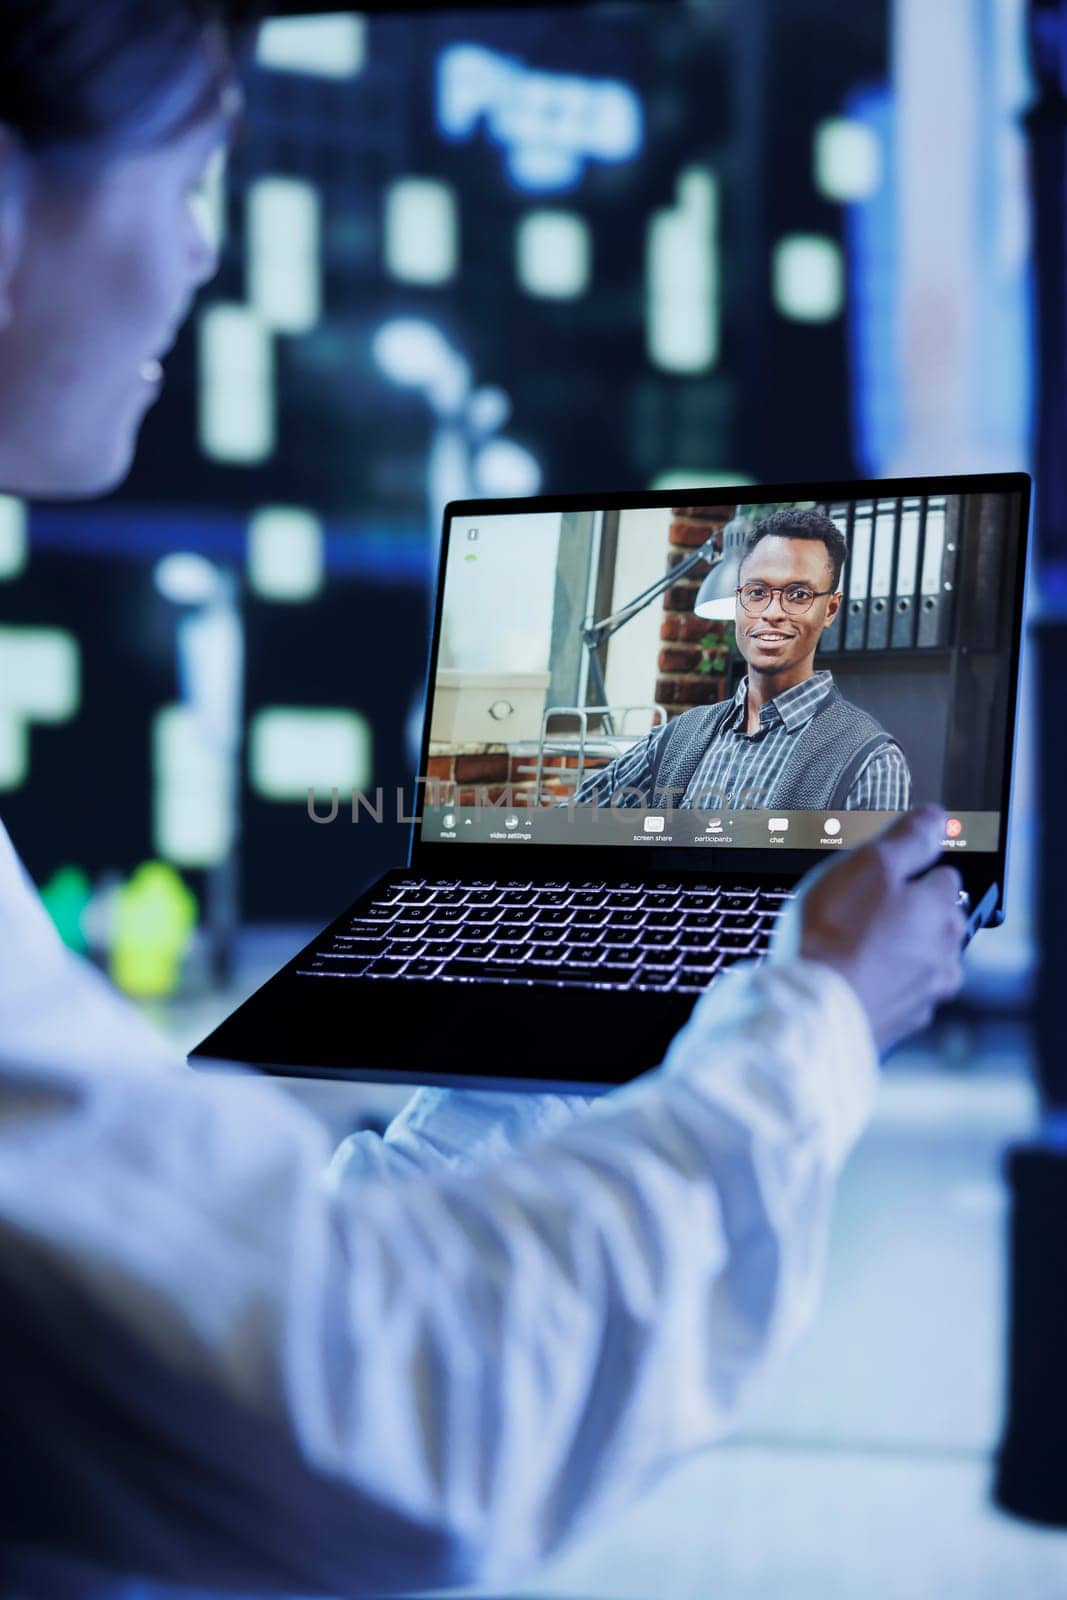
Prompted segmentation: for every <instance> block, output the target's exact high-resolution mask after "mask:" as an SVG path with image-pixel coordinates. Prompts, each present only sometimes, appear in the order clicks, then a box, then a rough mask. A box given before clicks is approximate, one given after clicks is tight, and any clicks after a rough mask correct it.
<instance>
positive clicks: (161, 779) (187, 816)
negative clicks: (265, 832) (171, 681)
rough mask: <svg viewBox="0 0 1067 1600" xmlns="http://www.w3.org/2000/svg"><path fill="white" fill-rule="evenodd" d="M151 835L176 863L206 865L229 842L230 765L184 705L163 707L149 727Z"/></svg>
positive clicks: (219, 857) (225, 851) (231, 819)
mask: <svg viewBox="0 0 1067 1600" xmlns="http://www.w3.org/2000/svg"><path fill="white" fill-rule="evenodd" d="M152 756H153V772H154V788H153V812H152V836H153V840H154V847H155V849H156V851H157V852H158V853H159V855H161V856H163V857H165V859H166V860H168V861H173V862H174V863H175V864H176V865H178V866H181V867H210V866H214V865H215V864H216V863H217V862H219V861H223V860H225V858H226V856H227V855H228V854H229V851H230V848H231V846H232V844H233V823H234V795H233V792H232V791H233V779H232V767H231V763H230V759H229V756H228V753H227V752H226V750H225V749H224V748H223V747H221V746H220V745H219V744H218V743H213V742H212V741H211V740H209V739H208V738H207V737H206V736H205V731H204V726H203V721H202V719H201V718H200V717H198V716H197V715H196V713H195V712H194V711H192V710H190V708H189V707H188V706H184V705H173V706H164V707H163V709H162V710H161V711H159V712H157V714H156V717H155V719H154V722H153V726H152Z"/></svg>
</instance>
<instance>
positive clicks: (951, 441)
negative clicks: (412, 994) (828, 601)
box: [0, 0, 1067, 1600]
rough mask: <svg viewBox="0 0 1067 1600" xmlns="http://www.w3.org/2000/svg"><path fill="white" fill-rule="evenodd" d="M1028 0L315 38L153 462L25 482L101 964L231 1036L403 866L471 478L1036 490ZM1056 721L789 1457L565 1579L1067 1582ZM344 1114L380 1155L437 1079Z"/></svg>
mask: <svg viewBox="0 0 1067 1600" xmlns="http://www.w3.org/2000/svg"><path fill="white" fill-rule="evenodd" d="M1026 12H1027V7H1026V0H935V3H931V0H862V3H860V4H856V5H852V6H843V5H841V4H840V0H688V3H681V0H679V3H677V4H675V3H668V0H632V3H620V4H601V5H596V4H591V5H588V6H584V7H582V6H568V7H557V8H553V7H550V6H545V7H544V8H543V9H539V8H537V7H536V6H532V7H523V8H512V9H509V8H507V7H504V6H502V7H500V8H499V9H492V8H484V9H483V8H479V9H472V10H466V11H465V10H462V9H460V8H456V9H455V10H447V9H437V10H434V11H432V12H417V11H411V12H406V11H405V10H404V9H403V7H402V6H397V7H390V8H387V9H386V11H385V12H383V11H381V10H376V11H375V12H374V13H373V14H364V13H361V14H354V13H349V12H343V11H338V12H331V13H330V14H328V15H327V14H322V15H309V16H301V17H290V18H285V19H278V20H274V21H272V22H270V23H269V24H268V25H267V26H266V28H265V29H264V30H263V32H262V34H261V36H260V39H259V43H258V45H257V47H256V50H255V54H254V58H253V59H252V60H250V62H249V69H248V73H247V84H248V109H247V117H246V120H245V124H244V127H243V131H242V133H241V137H240V141H239V143H238V145H237V147H236V148H235V150H234V151H233V152H232V154H231V156H230V158H229V160H228V161H226V162H225V163H220V164H218V166H217V167H216V169H215V170H214V172H213V174H212V176H211V180H210V182H209V183H208V185H207V187H206V188H205V191H204V193H203V194H202V195H201V196H200V197H199V201H198V203H199V204H200V205H201V206H202V207H203V210H204V214H205V217H206V218H207V219H208V224H209V226H210V227H211V228H212V229H213V230H215V232H216V233H217V236H218V239H219V241H220V248H221V252H222V258H221V259H222V266H221V271H220V273H219V276H218V278H217V279H216V280H215V282H214V283H213V284H211V285H210V286H209V288H208V289H207V291H206V292H205V293H204V295H203V297H202V299H201V301H200V304H199V308H198V310H197V313H196V315H195V316H194V318H193V319H192V321H191V322H190V324H189V326H188V327H187V328H186V330H185V332H184V333H183V335H182V338H181V340H180V342H179V344H178V345H177V347H176V349H175V351H174V353H173V355H172V356H171V357H170V358H169V359H168V362H167V385H166V389H165V391H164V393H163V395H162V398H161V399H160V401H159V403H158V404H157V406H156V407H155V409H154V411H153V413H152V414H151V416H150V418H149V420H148V422H147V424H146V427H145V430H144V434H143V442H142V448H141V452H140V456H139V460H138V463H137V467H136V469H135V471H134V473H133V475H132V476H131V478H130V479H129V481H128V483H127V484H126V485H125V486H124V487H123V489H122V490H121V491H120V492H119V493H117V494H115V495H113V496H112V497H111V498H109V499H108V500H107V501H105V502H102V503H100V504H97V505H94V506H91V507H71V506H61V505H34V506H32V507H27V506H25V505H23V504H21V503H19V502H16V501H13V500H10V499H8V500H2V501H0V814H2V815H3V818H4V821H5V823H6V825H7V827H8V828H9V830H10V832H11V835H12V837H13V839H14V840H15V843H16V845H17V847H18V848H19V850H20V852H21V853H22V855H23V858H24V860H25V861H26V864H27V866H28V868H29V870H30V872H31V874H32V875H33V877H34V879H35V881H36V882H37V883H38V885H39V886H40V888H41V890H42V892H43V894H44V896H45V898H46V901H47V903H48V905H49V908H50V910H51V912H52V915H53V916H54V918H55V920H56V922H57V924H58V925H59V927H60V928H61V930H62V932H63V935H64V937H65V938H66V939H67V940H68V942H69V943H71V944H72V945H73V946H74V947H75V948H78V949H80V950H82V951H84V952H85V953H86V954H87V955H88V957H89V958H90V959H92V960H94V961H96V962H98V963H99V964H100V965H101V966H103V967H104V968H105V969H106V970H108V971H109V972H110V973H111V975H112V977H113V978H114V979H115V981H116V982H117V983H118V984H119V985H120V986H121V987H122V988H124V989H125V990H126V991H127V992H128V993H129V994H130V996H131V997H132V998H133V999H134V1000H135V1001H136V1003H138V1004H141V1005H143V1006H145V1008H146V1009H147V1010H148V1011H149V1013H150V1014H151V1015H152V1016H153V1017H155V1018H156V1020H157V1021H158V1022H159V1023H160V1025H161V1026H163V1027H165V1028H167V1029H168V1030H170V1031H171V1032H172V1033H173V1035H174V1037H175V1039H176V1040H177V1041H178V1042H179V1043H180V1044H181V1045H182V1046H183V1047H189V1046H191V1045H192V1044H193V1043H195V1042H196V1041H197V1039H198V1038H200V1037H202V1036H203V1034H204V1033H206V1032H207V1031H208V1030H209V1029H210V1027H212V1026H213V1025H214V1024H215V1023H216V1022H217V1021H219V1020H220V1019H221V1017H222V1016H223V1015H224V1014H225V1013H226V1012H227V1011H228V1010H230V1009H232V1007H233V1005H234V1004H235V1003H236V1002H237V1001H238V1000H239V999H241V998H242V997H243V996H244V995H246V994H248V993H249V992H251V990H252V989H254V988H255V987H257V986H258V984H259V983H261V982H262V981H264V980H265V978H266V977H267V976H268V975H269V974H270V973H271V972H272V971H273V970H275V969H276V967H277V966H279V965H280V964H281V963H282V962H283V961H284V960H286V959H287V958H288V957H289V956H290V955H292V954H293V953H294V952H295V951H296V949H297V948H299V946H300V944H302V943H303V942H304V940H305V939H306V938H307V937H310V935H311V934H312V933H313V932H314V931H316V929H317V928H318V927H320V926H321V925H322V924H323V923H325V922H326V921H327V920H328V919H329V918H332V917H333V916H334V915H335V914H336V913H337V912H338V911H340V910H341V909H342V908H343V907H344V905H345V904H346V903H348V902H349V901H350V900H352V899H353V898H354V897H355V895H356V894H357V892H358V891H359V890H360V889H361V888H362V887H363V886H364V885H365V884H366V883H367V882H368V881H369V880H370V879H372V878H373V877H374V876H375V875H376V874H378V873H379V872H380V871H382V870H384V869H386V868H387V867H390V866H393V865H396V864H397V863H399V862H401V861H403V859H404V858H405V855H406V849H407V837H408V830H407V828H406V827H405V826H404V824H403V823H402V822H401V821H399V820H398V816H397V809H396V807H395V806H387V807H386V820H385V821H384V822H383V823H381V824H375V823H373V822H372V821H371V820H370V819H369V818H368V817H367V816H365V815H364V816H363V817H362V818H361V820H360V822H359V823H358V824H353V825H346V826H344V827H341V826H338V827H333V828H329V829H325V828H321V827H316V826H315V825H314V824H313V823H312V822H311V821H310V819H309V815H308V790H309V786H310V787H312V788H313V789H314V791H315V792H316V794H320V795H329V792H330V790H331V789H332V788H338V789H339V790H340V791H341V792H342V793H345V792H347V791H348V790H350V789H352V788H354V787H359V788H365V789H373V788H377V787H381V788H382V789H383V790H384V791H385V793H386V794H387V795H393V794H395V792H396V791H397V790H398V789H399V790H401V791H406V792H407V793H408V794H410V786H411V782H412V778H413V775H414V771H415V767H416V761H417V753H418V741H419V736H420V732H421V729H420V726H419V710H420V706H421V698H422V694H423V689H424V681H425V672H426V666H427V660H426V657H427V649H428V643H429V619H430V602H431V597H432V585H433V581H434V577H435V564H436V556H437V544H438V539H439V534H440V512H441V509H442V507H443V505H444V503H445V502H446V501H447V500H448V499H450V498H455V497H457V496H463V495H470V494H478V495H486V496H489V495H492V496H497V495H500V496H506V495H521V494H527V493H531V492H535V491H538V490H544V491H545V492H552V493H564V492H568V491H576V492H577V491H582V492H597V491H604V490H610V491H618V490H640V489H643V488H651V487H655V488H674V487H679V488H681V487H694V486H709V487H710V486H716V485H741V484H764V483H774V482H776V481H778V482H801V481H805V480H808V479H818V478H837V479H850V478H864V477H870V476H878V475H895V474H910V473H914V474H920V473H924V472H931V473H942V474H943V473H952V472H969V471H982V470H1019V469H1024V470H1025V469H1028V468H1029V467H1030V466H1031V438H1032V432H1033V428H1032V410H1033V389H1034V372H1033V370H1032V367H1033V355H1032V352H1033V348H1034V340H1033V334H1032V326H1031V316H1032V311H1031V301H1032V296H1033V285H1032V260H1031V252H1032V245H1031V240H1032V223H1031V198H1032V197H1031V192H1030V187H1029V184H1028V178H1027V166H1026V139H1025V132H1024V127H1023V115H1024V113H1025V111H1026V109H1027V107H1028V106H1029V105H1030V104H1031V102H1032V99H1033V95H1034V86H1033V83H1032V81H1031V79H1030V76H1029V69H1028V53H1027V32H1026V25H1027V14H1026ZM1031 598H1032V603H1034V604H1036V602H1037V600H1038V599H1039V595H1038V592H1037V585H1036V583H1035V582H1033V581H1032V582H1031ZM1029 674H1030V669H1029V663H1028V656H1027V654H1026V653H1025V652H1024V685H1029V682H1030V676H1029ZM1030 702H1031V693H1030V690H1029V688H1028V687H1024V695H1023V702H1022V708H1021V724H1020V729H1019V737H1018V748H1019V764H1018V778H1017V783H1016V792H1015V806H1014V816H1013V822H1012V855H1011V862H1012V877H1011V880H1010V886H1009V895H1008V919H1007V922H1006V924H1005V926H1004V927H1003V928H1001V929H999V930H997V931H994V932H989V933H986V934H984V935H982V936H981V937H980V938H979V939H978V940H977V942H976V944H975V946H974V948H973V950H972V952H971V954H970V956H969V958H968V959H969V979H968V985H967V989H966V991H965V993H964V995H963V997H962V999H961V1001H960V1002H959V1003H958V1004H957V1005H956V1006H954V1007H953V1008H951V1010H950V1011H949V1012H948V1013H947V1015H946V1016H945V1017H943V1018H942V1020H941V1022H940V1023H939V1024H938V1025H937V1027H936V1028H935V1029H934V1030H933V1031H932V1032H931V1034H930V1035H929V1036H927V1037H926V1038H925V1039H923V1040H920V1041H917V1042H916V1043H913V1044H912V1045H910V1046H909V1047H907V1048H906V1049H903V1050H901V1051H900V1052H898V1053H897V1055H896V1056H895V1057H894V1058H893V1059H892V1060H891V1061H890V1063H889V1064H888V1067H887V1071H886V1081H885V1090H884V1095H883V1100H882V1104H881V1109H880V1111H879V1116H878V1120H877V1122H876V1125H875V1128H874V1130H873V1132H872V1134H871V1135H870V1136H869V1138H868V1139H867V1141H866V1142H865V1144H864V1145H863V1147H862V1148H861V1151H860V1152H859V1154H858V1155H857V1157H856V1158H855V1161H854V1163H853V1165H852V1166H851V1167H850V1169H849V1173H848V1176H847V1179H846V1182H845V1187H844V1193H843V1196H842V1204H841V1207H840V1209H839V1214H838V1219H837V1223H836V1226H835V1236H834V1244H833V1250H832V1255H831V1261H830V1268H829V1273H830V1279H829V1288H828V1299H827V1305H826V1308H825V1312H824V1315H823V1319H822V1321H821V1323H820V1324H819V1325H818V1326H817V1328H816V1330H815V1332H814V1333H813V1334H812V1335H811V1337H810V1339H809V1341H808V1344H807V1346H806V1347H805V1349H804V1350H803V1351H802V1352H801V1353H800V1355H799V1356H798V1357H797V1358H795V1359H794V1360H793V1361H792V1363H791V1364H790V1366H789V1367H788V1368H787V1370H786V1372H785V1374H784V1375H783V1378H782V1380H781V1381H780V1382H779V1383H778V1384H777V1385H776V1387H775V1389H774V1391H773V1392H772V1394H771V1395H770V1396H769V1397H768V1398H767V1401H766V1404H765V1407H764V1409H763V1411H761V1413H760V1414H759V1416H758V1417H757V1419H756V1422H755V1425H754V1426H753V1427H751V1428H750V1429H749V1430H748V1431H747V1432H746V1433H745V1434H744V1435H743V1437H742V1438H741V1439H740V1440H738V1441H737V1442H736V1443H734V1444H731V1445H730V1446H728V1447H727V1448H726V1449H724V1450H723V1451H722V1452H720V1453H718V1454H716V1455H714V1456H712V1457H710V1458H707V1459H705V1460H703V1461H701V1462H700V1463H696V1464H694V1465H692V1466H691V1467H687V1468H684V1469H683V1470H682V1471H681V1472H680V1473H679V1474H677V1475H676V1477H673V1478H672V1479H671V1480H670V1481H669V1482H668V1483H667V1484H665V1485H663V1486H661V1487H660V1489H659V1490H657V1493H656V1496H655V1497H654V1498H653V1499H652V1500H651V1501H649V1502H647V1503H646V1505H645V1507H644V1508H643V1509H642V1510H641V1512H640V1514H639V1515H636V1516H635V1517H634V1518H633V1519H632V1520H630V1521H628V1522H627V1525H626V1527H625V1528H618V1527H616V1528H614V1529H612V1530H609V1531H608V1533H607V1534H606V1535H603V1536H601V1535H597V1536H596V1537H594V1538H593V1539H591V1540H590V1542H589V1543H588V1544H587V1545H583V1546H582V1547H581V1548H580V1549H579V1550H577V1551H576V1552H575V1553H574V1554H573V1555H572V1556H571V1557H568V1558H565V1560H564V1562H563V1563H562V1564H561V1565H560V1567H559V1569H558V1572H557V1573H555V1574H551V1573H550V1574H548V1575H547V1576H546V1578H545V1580H544V1581H543V1582H541V1583H539V1584H535V1585H533V1586H532V1587H531V1589H530V1591H529V1592H530V1593H531V1594H533V1593H545V1594H548V1593H554V1594H560V1595H564V1594H572V1595H578V1594H581V1595H596V1596H603V1597H605V1600H608V1597H612V1596H618V1597H620V1600H622V1597H629V1596H631V1595H632V1596H635V1597H637V1596H641V1597H646V1596H647V1597H649V1600H651V1597H652V1596H656V1597H660V1596H672V1597H673V1596H679V1597H681V1596H685V1597H689V1596H694V1597H695V1596H697V1595H703V1594H706V1593H710V1592H712V1591H714V1592H716V1593H718V1594H721V1595H729V1596H757V1595H758V1596H772V1595H773V1596H775V1597H778V1596H782V1597H789V1600H797V1597H807V1596H809V1595H810V1596H816V1595H817V1596H819V1597H821V1600H826V1597H831V1596H838V1595H840V1596H842V1597H844V1596H846V1595H847V1596H849V1597H854V1596H856V1595H860V1594H862V1595H864V1596H865V1597H867V1600H870V1597H882V1596H885V1597H886V1600H888V1597H890V1596H892V1597H893V1600H902V1597H912V1596H914V1597H925V1596H928V1595H929V1596H935V1595H938V1596H939V1595H942V1594H944V1593H945V1592H947V1591H948V1590H949V1588H950V1587H951V1586H953V1585H954V1586H955V1589H956V1591H957V1592H958V1593H960V1594H964V1595H967V1596H972V1595H973V1596H986V1595H989V1596H993V1595H996V1596H998V1597H1001V1596H1004V1595H1011V1596H1015V1595H1019V1596H1026V1597H1027V1600H1039V1597H1044V1596H1049V1597H1052V1596H1056V1595H1062V1594H1064V1593H1067V1541H1065V1538H1064V1536H1063V1535H1060V1534H1056V1533H1050V1532H1047V1531H1041V1530H1036V1529H1034V1528H1032V1527H1028V1526H1026V1525H1025V1524H1022V1523H1016V1522H1011V1521H1009V1520H1008V1519H1007V1518H1006V1517H1004V1516H1002V1515H1001V1514H999V1513H997V1512H994V1510H993V1509H992V1506H991V1504H990V1499H989V1495H990V1473H991V1456H992V1452H993V1450H994V1448H995V1445H996V1442H997V1438H998V1433H999V1429H1000V1426H1001V1420H1002V1402H1003V1389H1004V1371H1003V1360H1004V1334H1003V1330H1004V1317H1005V1311H1004V1271H1005V1269H1004V1259H1003V1257H1004V1251H1003V1229H1004V1215H1005V1204H1006V1199H1005V1190H1004V1187H1003V1183H1002V1177H1001V1164H1002V1152H1003V1149H1004V1146H1005V1144H1006V1143H1007V1142H1008V1141H1009V1140H1010V1139H1012V1138H1015V1137H1019V1136H1021V1135H1023V1134H1025V1133H1026V1131H1027V1130H1028V1129H1030V1128H1031V1127H1032V1126H1033V1125H1034V1121H1035V1116H1036V1109H1037V1098H1036V1091H1035V1089H1034V1086H1033V1080H1032V1075H1031V1071H1030V1059H1029V1054H1028V1051H1029V1045H1028V1034H1027V1032H1026V1027H1025V1012H1024V1007H1025V1005H1026V1002H1027V999H1028V996H1029V994H1030V991H1031V986H1032V974H1033V949H1034V941H1033V936H1032V909H1031V902H1032V885H1033V880H1034V876H1035V874H1034V872H1033V869H1032V863H1033V861H1034V858H1035V855H1036V848H1035V842H1034V827H1035V824H1034V816H1035V805H1034V799H1033V779H1032V776H1031V767H1032V748H1031V746H1032V722H1033V715H1032V710H1031V704H1030ZM395 1052H396V1054H397V1059H396V1060H395V1061H391V1062H390V1063H389V1064H390V1065H393V1066H400V1065H402V1062H401V1060H400V1059H399V1056H400V1052H402V1035H401V1034H400V1032H399V1030H398V1037H397V1040H396V1041H395ZM293 1092H296V1093H299V1094H300V1095H301V1096H302V1097H303V1098H304V1099H305V1101H306V1102H307V1103H309V1104H311V1105H313V1106H314V1107H315V1108H316V1110H318V1111H319V1112H320V1113H321V1114H322V1115H323V1116H324V1117H325V1118H326V1119H327V1120H328V1122H329V1123H330V1126H331V1128H332V1129H333V1130H334V1131H335V1132H336V1133H337V1134H338V1135H340V1134H342V1133H344V1132H345V1131H347V1130H348V1129H349V1128H351V1127H353V1126H356V1125H358V1124H359V1123H360V1122H369V1123H372V1124H374V1123H380V1122H381V1121H382V1119H383V1118H384V1117H386V1116H387V1115H388V1114H389V1112H390V1111H391V1110H392V1109H393V1108H394V1107H396V1106H397V1105H399V1104H400V1103H402V1101H403V1100H404V1098H405V1097H406V1091H403V1090H371V1089H367V1088H365V1087H364V1088H344V1087H335V1086H332V1085H331V1086H319V1087H315V1086H306V1087H299V1086H295V1087H294V1089H293Z"/></svg>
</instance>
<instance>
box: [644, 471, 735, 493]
mask: <svg viewBox="0 0 1067 1600" xmlns="http://www.w3.org/2000/svg"><path fill="white" fill-rule="evenodd" d="M755 481H756V480H755V478H750V477H749V476H748V475H747V473H744V472H720V471H719V470H718V469H716V470H715V471H714V472H701V471H700V470H699V468H697V467H694V468H693V469H692V470H691V471H685V470H684V469H678V470H672V471H670V472H660V473H658V474H657V475H656V477H654V478H653V480H652V482H651V483H650V484H649V488H650V489H718V488H720V487H722V486H724V485H729V484H733V483H737V484H743V483H755Z"/></svg>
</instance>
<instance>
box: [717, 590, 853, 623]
mask: <svg viewBox="0 0 1067 1600" xmlns="http://www.w3.org/2000/svg"><path fill="white" fill-rule="evenodd" d="M834 592H835V591H834V590H833V589H809V588H808V586H807V584H806V583H787V584H785V585H783V586H782V587H779V586H778V585H777V584H770V583H743V584H742V585H741V586H740V588H739V589H738V590H737V598H738V599H739V600H740V602H741V604H742V605H743V606H744V608H745V610H746V611H747V612H748V613H749V615H750V616H756V617H758V616H759V614H760V612H761V611H766V609H767V607H768V606H769V605H770V603H771V596H772V595H774V594H780V595H781V597H782V610H783V611H784V612H785V614H786V616H790V617H799V616H803V614H804V612H805V611H810V610H811V608H812V605H813V604H814V602H815V601H816V600H820V599H821V598H822V597H823V595H826V594H833V593H834Z"/></svg>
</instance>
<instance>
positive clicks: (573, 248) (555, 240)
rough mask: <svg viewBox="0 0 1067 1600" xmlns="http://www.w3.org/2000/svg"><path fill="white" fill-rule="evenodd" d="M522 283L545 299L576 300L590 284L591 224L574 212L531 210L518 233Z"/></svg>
mask: <svg viewBox="0 0 1067 1600" xmlns="http://www.w3.org/2000/svg"><path fill="white" fill-rule="evenodd" d="M515 242H516V265H517V268H518V276H519V283H520V284H521V285H522V287H523V288H524V289H525V290H526V292H527V294H532V295H538V296H539V297H540V298H542V299H545V300H573V299H575V298H576V297H577V296H578V295H581V294H584V293H585V291H586V290H587V289H588V287H589V278H590V254H591V250H590V243H589V227H588V224H587V223H586V222H585V220H584V218H582V217H579V216H575V215H574V213H573V212H571V211H531V212H530V213H529V214H528V215H527V216H525V217H524V218H523V219H522V221H521V222H520V223H519V226H518V231H517V233H516V240H515Z"/></svg>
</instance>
